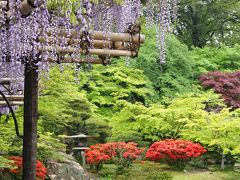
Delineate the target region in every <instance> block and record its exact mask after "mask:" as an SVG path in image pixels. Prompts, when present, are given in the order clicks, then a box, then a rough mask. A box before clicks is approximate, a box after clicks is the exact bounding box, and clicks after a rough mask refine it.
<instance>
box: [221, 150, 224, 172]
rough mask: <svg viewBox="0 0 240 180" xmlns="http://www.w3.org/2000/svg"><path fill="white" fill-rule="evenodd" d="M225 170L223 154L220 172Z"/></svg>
mask: <svg viewBox="0 0 240 180" xmlns="http://www.w3.org/2000/svg"><path fill="white" fill-rule="evenodd" d="M224 169H225V154H223V153H222V160H221V170H224Z"/></svg>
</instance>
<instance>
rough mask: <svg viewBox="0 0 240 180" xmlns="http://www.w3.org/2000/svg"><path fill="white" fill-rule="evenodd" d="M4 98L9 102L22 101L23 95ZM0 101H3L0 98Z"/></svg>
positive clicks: (0, 97)
mask: <svg viewBox="0 0 240 180" xmlns="http://www.w3.org/2000/svg"><path fill="white" fill-rule="evenodd" d="M6 98H7V99H8V100H9V101H23V99H24V96H23V95H6ZM0 101H4V98H3V97H2V96H0Z"/></svg>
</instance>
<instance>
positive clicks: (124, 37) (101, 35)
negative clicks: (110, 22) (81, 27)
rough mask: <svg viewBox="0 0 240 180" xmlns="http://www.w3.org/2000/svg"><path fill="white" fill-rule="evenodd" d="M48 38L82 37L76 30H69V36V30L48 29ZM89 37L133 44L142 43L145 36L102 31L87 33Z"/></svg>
mask: <svg viewBox="0 0 240 180" xmlns="http://www.w3.org/2000/svg"><path fill="white" fill-rule="evenodd" d="M46 33H47V35H48V36H51V35H52V34H55V33H56V34H58V36H64V37H68V38H73V37H76V36H77V35H79V36H82V35H83V33H82V32H78V31H76V30H73V29H70V35H69V30H67V29H59V30H57V31H55V30H54V29H52V28H48V29H47V31H46ZM89 35H90V37H91V38H92V39H94V40H109V41H124V42H134V43H139V40H140V43H144V41H145V36H144V35H140V37H139V35H132V36H131V35H130V34H128V33H105V32H103V31H89Z"/></svg>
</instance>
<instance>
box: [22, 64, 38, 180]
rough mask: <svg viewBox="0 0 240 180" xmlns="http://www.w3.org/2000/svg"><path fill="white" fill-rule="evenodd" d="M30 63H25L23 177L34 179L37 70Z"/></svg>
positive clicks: (25, 179)
mask: <svg viewBox="0 0 240 180" xmlns="http://www.w3.org/2000/svg"><path fill="white" fill-rule="evenodd" d="M36 70H37V67H36V66H35V65H34V64H33V63H32V64H31V63H27V64H26V65H25V80H24V83H25V84H24V139H23V179H24V180H36V156H37V116H38V72H37V71H36Z"/></svg>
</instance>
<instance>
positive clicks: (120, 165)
mask: <svg viewBox="0 0 240 180" xmlns="http://www.w3.org/2000/svg"><path fill="white" fill-rule="evenodd" d="M143 151H144V148H141V149H139V148H138V147H137V144H136V143H133V142H129V143H125V142H112V143H105V144H96V145H93V146H91V147H90V148H89V149H88V150H86V154H85V155H86V158H87V163H88V164H89V165H91V167H93V168H95V170H97V171H98V170H100V169H101V168H102V166H103V164H104V163H114V164H116V165H117V170H116V171H117V173H119V174H121V173H122V171H123V170H124V168H128V167H129V166H130V165H131V164H132V162H133V161H134V160H135V159H137V158H140V157H141V154H142V153H143Z"/></svg>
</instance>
